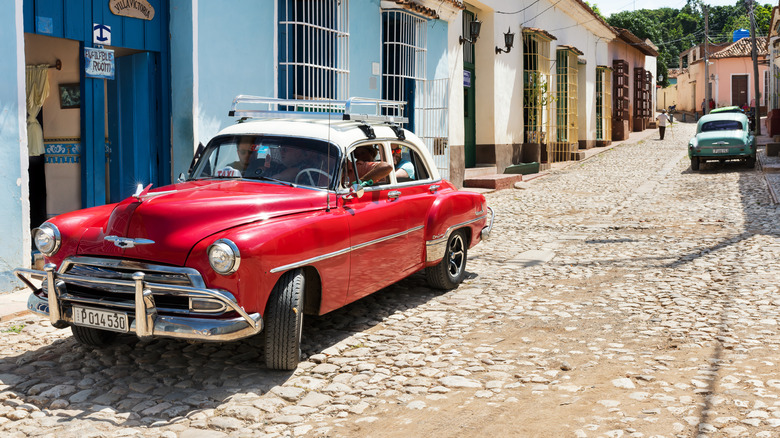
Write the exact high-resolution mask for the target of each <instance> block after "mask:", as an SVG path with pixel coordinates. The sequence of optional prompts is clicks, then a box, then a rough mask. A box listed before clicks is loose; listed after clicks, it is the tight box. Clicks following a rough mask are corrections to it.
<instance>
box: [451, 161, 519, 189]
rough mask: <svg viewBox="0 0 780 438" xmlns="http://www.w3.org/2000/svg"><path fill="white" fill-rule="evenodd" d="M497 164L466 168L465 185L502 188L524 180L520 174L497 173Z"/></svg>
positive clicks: (481, 187)
mask: <svg viewBox="0 0 780 438" xmlns="http://www.w3.org/2000/svg"><path fill="white" fill-rule="evenodd" d="M497 172H498V169H497V168H496V166H495V165H486V166H480V165H479V164H478V165H477V167H474V168H469V169H466V172H465V174H464V177H463V187H471V188H480V189H492V190H502V189H508V188H511V187H513V186H514V184H515V183H516V182H519V181H522V180H523V175H520V174H517V175H515V174H504V173H497Z"/></svg>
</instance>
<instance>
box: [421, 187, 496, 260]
mask: <svg viewBox="0 0 780 438" xmlns="http://www.w3.org/2000/svg"><path fill="white" fill-rule="evenodd" d="M487 220H488V216H487V202H486V201H485V197H484V196H483V195H481V194H479V193H471V192H462V191H447V192H444V193H441V194H440V195H439V197H438V199H436V201H435V202H434V203H433V205H432V206H431V209H430V210H429V212H428V218H427V221H426V226H425V242H424V243H425V244H426V266H432V265H435V264H437V263H439V262H440V261H441V257H437V258H436V259H434V260H431V259H429V257H428V254H427V249H428V248H427V245H428V244H430V243H431V242H435V241H439V240H441V239H446V238H447V237H448V236H449V234H448V233H451V232H452V231H455V230H458V229H462V228H467V229H468V230H469V233H468V234H469V235H468V236H467V237H468V239H469V248H471V247H473V246H474V245H476V244H477V243H479V242H480V240H481V237H480V232H481V231H482V228H484V227H485V226H486V225H487Z"/></svg>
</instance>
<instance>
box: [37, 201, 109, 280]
mask: <svg viewBox="0 0 780 438" xmlns="http://www.w3.org/2000/svg"><path fill="white" fill-rule="evenodd" d="M116 205H117V204H107V205H99V206H97V207H91V208H85V209H83V210H76V211H74V212H70V213H64V214H61V215H58V216H57V217H54V218H51V219H49V220H47V222H49V223H52V224H54V225H55V226H56V227H57V229H58V230H59V231H60V237H61V239H62V242H61V243H60V249H59V250H57V253H56V254H54V255H53V256H51V257H45V258H44V260H45V261H46V263H54V264H55V265H57V267H58V268H59V266H60V264H61V263H62V261H63V260H64V259H65V257H66V256H70V255H74V254H77V253H78V250H77V249H78V246H79V243H80V242H81V238H82V237H83V236H84V235H85V234H88V233H95V234H100V233H102V232H103V231H104V230H105V227H106V222H108V218H109V216H110V215H111V212H112V211H113V210H114V208H115V207H116Z"/></svg>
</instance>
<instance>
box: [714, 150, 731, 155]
mask: <svg viewBox="0 0 780 438" xmlns="http://www.w3.org/2000/svg"><path fill="white" fill-rule="evenodd" d="M712 153H713V154H728V153H729V150H728V149H713V150H712Z"/></svg>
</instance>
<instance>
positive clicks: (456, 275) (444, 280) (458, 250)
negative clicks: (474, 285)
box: [425, 230, 468, 290]
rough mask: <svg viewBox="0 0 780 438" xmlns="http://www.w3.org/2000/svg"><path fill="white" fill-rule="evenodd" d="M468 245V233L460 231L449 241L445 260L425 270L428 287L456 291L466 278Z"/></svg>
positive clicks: (451, 236)
mask: <svg viewBox="0 0 780 438" xmlns="http://www.w3.org/2000/svg"><path fill="white" fill-rule="evenodd" d="M467 255H468V244H467V243H466V233H465V232H464V231H463V230H458V231H456V232H454V233H452V235H450V238H449V239H448V240H447V249H446V250H445V252H444V258H443V259H442V260H441V262H439V264H438V265H435V266H431V267H429V268H427V269H426V270H425V276H426V278H427V280H428V285H429V286H431V287H434V288H436V289H444V290H449V289H454V288H456V287H458V285H459V284H460V283H461V282H462V281H463V279H464V278H465V277H466V256H467Z"/></svg>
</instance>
